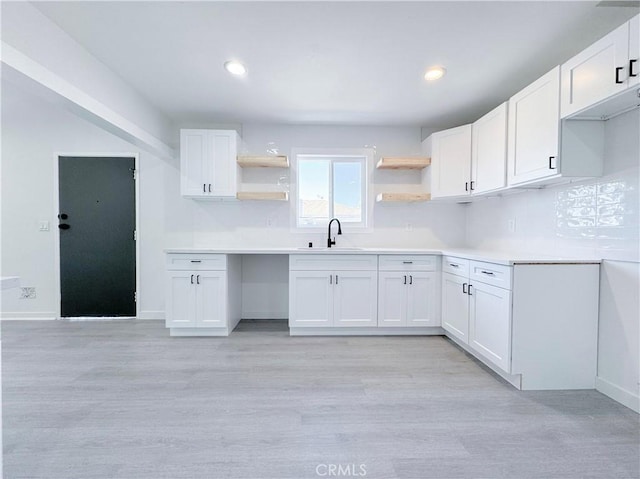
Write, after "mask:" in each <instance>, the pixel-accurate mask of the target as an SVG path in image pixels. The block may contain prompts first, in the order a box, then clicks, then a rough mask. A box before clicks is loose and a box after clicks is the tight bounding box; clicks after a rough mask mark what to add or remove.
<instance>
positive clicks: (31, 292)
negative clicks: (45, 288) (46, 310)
mask: <svg viewBox="0 0 640 479" xmlns="http://www.w3.org/2000/svg"><path fill="white" fill-rule="evenodd" d="M20 290H21V293H20V299H36V288H33V287H28V288H20Z"/></svg>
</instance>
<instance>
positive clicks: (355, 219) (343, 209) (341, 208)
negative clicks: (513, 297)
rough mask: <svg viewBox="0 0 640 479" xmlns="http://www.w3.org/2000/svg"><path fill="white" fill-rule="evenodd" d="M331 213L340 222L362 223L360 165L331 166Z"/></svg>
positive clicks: (336, 164)
mask: <svg viewBox="0 0 640 479" xmlns="http://www.w3.org/2000/svg"><path fill="white" fill-rule="evenodd" d="M333 212H334V215H335V216H336V217H337V218H339V219H340V221H343V222H346V223H360V222H361V221H362V163H361V162H335V163H334V164H333Z"/></svg>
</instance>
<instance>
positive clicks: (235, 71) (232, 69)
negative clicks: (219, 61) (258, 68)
mask: <svg viewBox="0 0 640 479" xmlns="http://www.w3.org/2000/svg"><path fill="white" fill-rule="evenodd" d="M224 68H225V70H227V71H228V72H229V73H231V74H232V75H244V74H245V73H247V67H245V66H244V65H243V64H242V63H240V62H237V61H235V60H229V61H228V62H225V64H224Z"/></svg>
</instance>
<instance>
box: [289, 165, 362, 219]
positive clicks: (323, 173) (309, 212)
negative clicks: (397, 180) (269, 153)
mask: <svg viewBox="0 0 640 479" xmlns="http://www.w3.org/2000/svg"><path fill="white" fill-rule="evenodd" d="M367 158H368V157H367V155H364V154H362V155H354V156H351V155H315V154H314V155H309V154H300V155H297V185H298V195H297V196H298V198H297V204H296V226H298V227H299V228H314V227H321V226H326V225H327V223H328V222H329V220H330V219H331V218H338V219H339V220H340V222H341V223H346V224H349V225H350V226H356V227H366V226H367Z"/></svg>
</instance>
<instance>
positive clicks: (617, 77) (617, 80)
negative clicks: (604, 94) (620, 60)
mask: <svg viewBox="0 0 640 479" xmlns="http://www.w3.org/2000/svg"><path fill="white" fill-rule="evenodd" d="M622 70H624V67H616V83H624V80H620V72H621V71H622Z"/></svg>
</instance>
